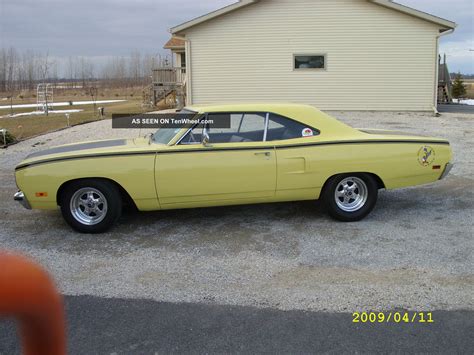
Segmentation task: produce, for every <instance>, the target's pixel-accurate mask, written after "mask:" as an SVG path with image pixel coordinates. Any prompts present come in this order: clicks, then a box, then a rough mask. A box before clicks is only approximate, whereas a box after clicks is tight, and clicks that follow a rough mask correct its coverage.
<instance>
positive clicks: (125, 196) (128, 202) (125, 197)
mask: <svg viewBox="0 0 474 355" xmlns="http://www.w3.org/2000/svg"><path fill="white" fill-rule="evenodd" d="M86 180H95V181H104V182H108V183H111V184H113V185H115V186H116V187H117V188H118V190H119V191H120V196H121V198H122V203H123V204H124V205H125V206H128V207H131V208H132V209H134V210H137V206H136V204H135V201H134V200H133V198H132V197H131V196H130V194H129V193H128V192H127V190H125V189H124V188H123V186H122V185H120V184H119V183H118V182H116V181H115V180H112V179H109V178H104V177H87V178H80V179H73V180H68V181H65V182H63V183H62V184H61V186H60V187H59V189H58V191H57V193H56V203H57V204H58V206H60V205H61V196H62V194H63V192H64V190H65V189H66V187H67V186H68V185H70V184H72V183H76V182H79V181H86Z"/></svg>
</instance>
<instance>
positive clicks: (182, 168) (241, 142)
mask: <svg viewBox="0 0 474 355" xmlns="http://www.w3.org/2000/svg"><path fill="white" fill-rule="evenodd" d="M218 115H221V116H222V115H230V128H228V127H226V128H214V127H212V126H211V127H207V128H206V132H207V134H208V136H209V143H208V144H207V145H206V146H205V145H203V144H202V143H201V141H202V135H203V127H202V126H198V127H195V128H194V129H192V130H190V131H189V132H188V133H187V134H186V135H185V136H183V139H181V140H180V141H179V142H178V144H176V145H174V146H171V147H168V148H167V149H166V151H163V152H160V153H159V154H158V155H157V159H156V164H155V179H156V189H157V194H158V198H159V201H160V205H161V206H162V208H174V207H187V206H189V207H194V206H211V205H226V204H238V203H252V202H261V201H262V200H263V201H264V200H266V199H271V198H273V197H274V195H275V188H276V157H275V151H274V147H273V146H272V145H271V144H270V145H269V144H268V143H265V142H264V131H265V121H266V118H267V115H266V114H264V113H226V114H223V113H220V114H209V115H208V116H207V119H208V120H213V119H214V118H218Z"/></svg>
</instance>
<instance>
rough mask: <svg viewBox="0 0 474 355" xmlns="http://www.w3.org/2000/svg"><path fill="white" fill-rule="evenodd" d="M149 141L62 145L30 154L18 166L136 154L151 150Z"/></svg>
mask: <svg viewBox="0 0 474 355" xmlns="http://www.w3.org/2000/svg"><path fill="white" fill-rule="evenodd" d="M147 142H148V140H147V139H143V138H138V139H110V140H98V141H90V142H81V143H74V144H66V145H60V146H56V147H52V148H49V149H45V150H40V151H38V152H34V153H31V154H29V155H28V156H27V157H26V158H25V159H24V160H23V161H22V162H21V163H20V164H19V165H18V166H17V169H18V168H22V167H26V166H28V165H30V164H34V163H36V162H40V161H49V160H53V161H54V160H62V159H73V158H81V157H86V156H94V155H109V154H128V153H130V154H135V153H140V152H142V151H146V150H150V146H149V144H148V143H147Z"/></svg>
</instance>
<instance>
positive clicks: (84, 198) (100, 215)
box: [60, 179, 122, 234]
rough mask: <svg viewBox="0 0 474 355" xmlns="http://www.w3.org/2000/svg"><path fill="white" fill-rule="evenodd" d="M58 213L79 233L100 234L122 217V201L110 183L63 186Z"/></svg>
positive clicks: (77, 182) (88, 181) (81, 181)
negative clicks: (59, 211)
mask: <svg viewBox="0 0 474 355" xmlns="http://www.w3.org/2000/svg"><path fill="white" fill-rule="evenodd" d="M60 204H61V212H62V214H63V217H64V219H65V220H66V222H67V223H68V224H69V225H70V226H71V227H72V228H73V229H75V230H76V231H78V232H81V233H91V234H94V233H103V232H105V231H107V230H108V229H109V228H110V227H112V226H113V225H114V224H115V223H116V222H117V221H118V219H119V218H120V216H121V214H122V198H121V194H120V191H119V189H118V188H117V186H115V185H114V184H113V183H110V182H107V181H102V180H93V179H87V180H80V181H75V182H72V183H70V184H69V185H67V186H66V188H65V189H64V191H63V192H62V194H61V196H60Z"/></svg>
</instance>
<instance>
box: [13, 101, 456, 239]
mask: <svg viewBox="0 0 474 355" xmlns="http://www.w3.org/2000/svg"><path fill="white" fill-rule="evenodd" d="M184 111H185V112H187V113H188V114H195V115H196V117H200V119H201V118H203V119H207V121H206V122H208V121H209V119H212V118H217V117H219V115H220V116H222V115H230V128H229V127H227V128H214V127H210V126H209V125H207V124H196V125H195V126H187V127H186V126H185V127H182V128H178V129H170V128H161V129H159V130H158V131H157V132H156V133H155V134H154V135H151V136H150V137H145V138H137V139H130V140H125V139H120V140H105V141H96V142H86V143H79V144H70V145H63V146H59V147H54V148H51V149H47V150H44V151H40V152H37V153H33V154H30V155H29V156H28V157H26V159H25V160H24V161H22V162H21V163H20V164H19V165H18V166H17V167H16V182H17V185H18V187H19V189H20V191H19V192H17V193H16V194H15V197H14V199H15V200H17V201H19V202H21V203H22V205H23V206H25V207H26V208H36V209H56V208H57V206H58V205H59V206H60V208H61V211H62V214H63V216H64V218H65V220H66V221H67V223H69V224H70V225H71V227H73V228H74V229H76V230H78V231H80V232H85V233H98V232H103V231H105V230H107V229H108V228H109V227H111V226H112V225H113V224H114V223H115V222H116V221H117V220H118V219H119V217H120V215H121V212H122V206H123V205H125V204H130V205H132V206H134V207H136V208H137V209H138V210H140V211H152V210H166V209H179V208H192V207H209V206H224V205H237V204H252V203H267V202H279V201H297V200H317V199H322V200H323V201H324V205H325V206H326V208H327V210H328V212H329V214H330V215H331V216H332V217H334V218H336V219H338V220H341V221H358V220H360V219H362V218H364V217H365V216H366V215H367V214H369V212H370V211H371V210H372V209H373V208H374V206H375V203H376V200H377V193H378V190H379V189H383V188H385V189H396V188H401V187H406V186H413V185H420V184H426V183H431V182H434V181H437V180H439V179H442V178H444V177H445V176H446V175H447V174H448V173H449V171H450V169H451V167H452V164H451V161H452V152H451V148H450V145H449V142H447V141H446V140H443V139H439V138H431V137H421V136H410V135H404V134H400V133H398V132H392V131H381V130H357V129H354V128H351V127H349V126H347V125H345V124H343V123H341V122H339V121H338V120H336V119H334V118H332V117H330V116H328V115H327V114H325V113H323V112H321V111H319V110H317V109H316V108H314V107H312V106H305V105H294V104H239V105H223V106H209V107H189V108H186V109H185V110H184ZM198 115H199V116H198ZM211 121H212V120H211Z"/></svg>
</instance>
